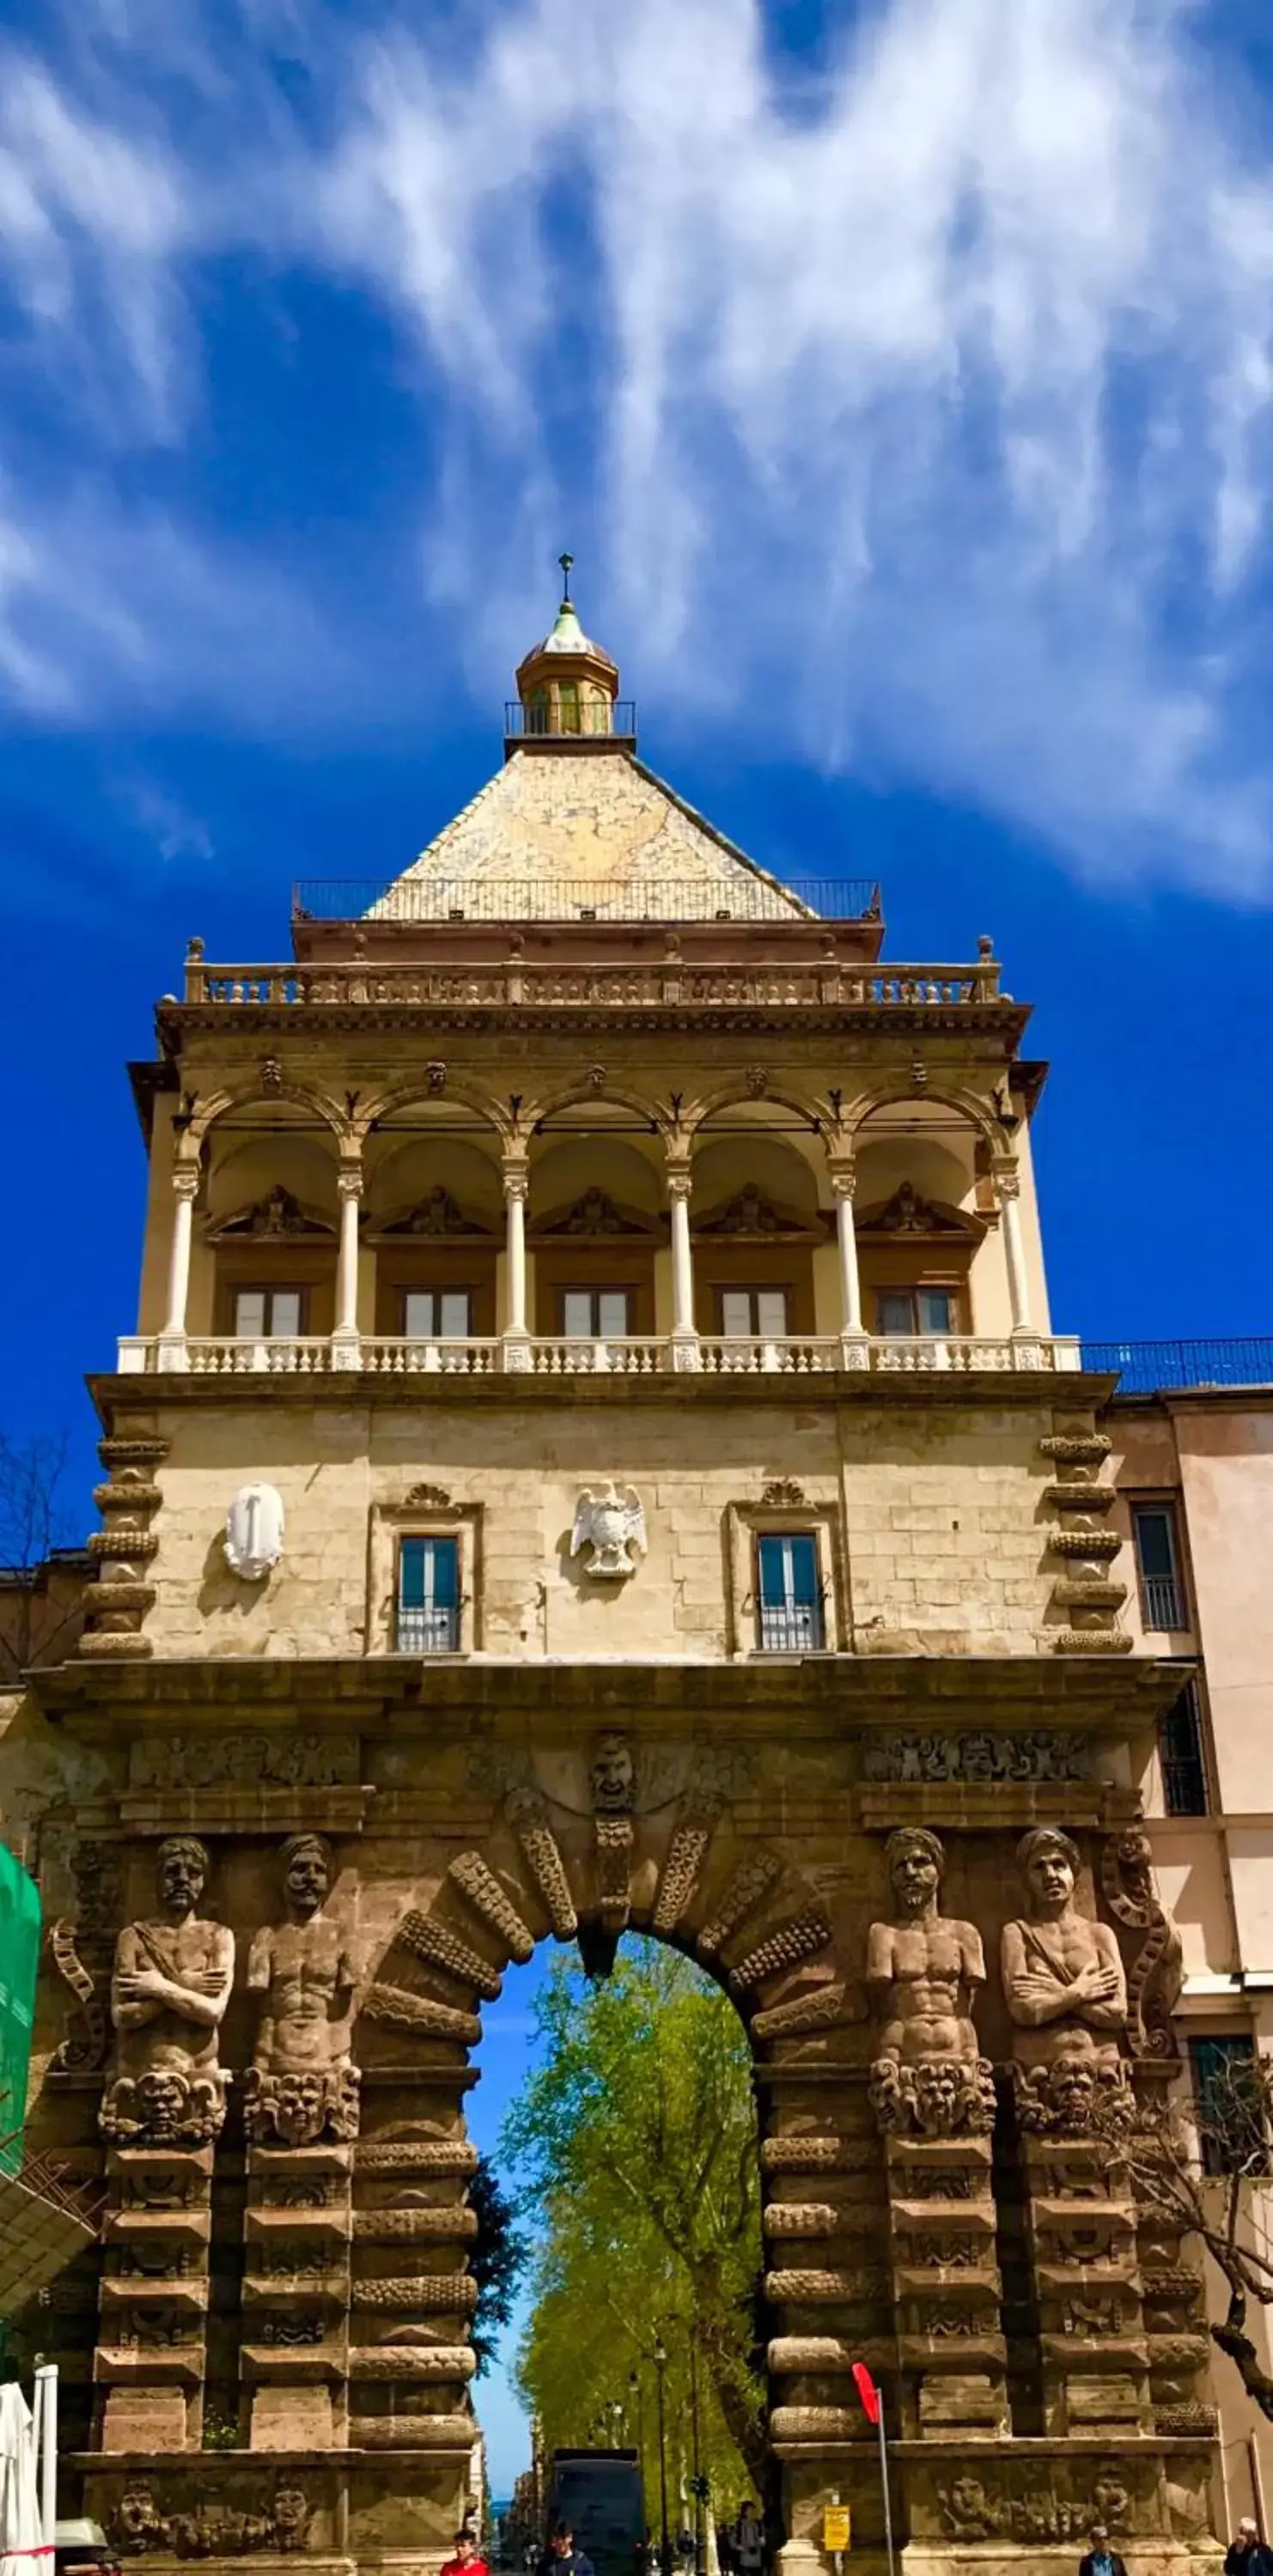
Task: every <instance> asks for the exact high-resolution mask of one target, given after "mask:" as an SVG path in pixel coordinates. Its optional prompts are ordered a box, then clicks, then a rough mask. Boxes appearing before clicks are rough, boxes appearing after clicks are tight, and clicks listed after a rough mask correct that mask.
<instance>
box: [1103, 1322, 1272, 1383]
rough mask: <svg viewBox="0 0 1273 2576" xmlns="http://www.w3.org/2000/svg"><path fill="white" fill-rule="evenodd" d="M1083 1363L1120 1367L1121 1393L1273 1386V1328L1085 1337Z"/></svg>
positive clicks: (1105, 1367) (1111, 1367) (1104, 1367)
mask: <svg viewBox="0 0 1273 2576" xmlns="http://www.w3.org/2000/svg"><path fill="white" fill-rule="evenodd" d="M1082 1348H1083V1366H1084V1368H1089V1369H1117V1371H1118V1375H1119V1393H1120V1394H1121V1395H1157V1394H1158V1393H1159V1392H1160V1391H1161V1390H1163V1389H1166V1388H1168V1387H1187V1386H1198V1387H1203V1386H1273V1333H1235V1334H1229V1335H1225V1336H1223V1337H1220V1338H1217V1339H1214V1340H1212V1339H1203V1340H1193V1339H1190V1340H1187V1341H1177V1342H1087V1341H1085V1342H1084V1343H1083V1346H1082Z"/></svg>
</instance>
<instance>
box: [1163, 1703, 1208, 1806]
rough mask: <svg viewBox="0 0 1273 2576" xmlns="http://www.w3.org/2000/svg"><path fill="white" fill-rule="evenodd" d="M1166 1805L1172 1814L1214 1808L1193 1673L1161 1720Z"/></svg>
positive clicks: (1164, 1799)
mask: <svg viewBox="0 0 1273 2576" xmlns="http://www.w3.org/2000/svg"><path fill="white" fill-rule="evenodd" d="M1158 1760H1159V1763H1160V1765H1161V1768H1162V1780H1163V1804H1164V1806H1165V1807H1166V1810H1167V1813H1168V1815H1169V1816H1205V1815H1206V1814H1207V1813H1208V1811H1209V1808H1210V1803H1211V1802H1210V1798H1209V1796H1208V1792H1207V1761H1206V1752H1205V1749H1204V1745H1203V1738H1202V1704H1201V1701H1200V1700H1199V1697H1198V1685H1197V1682H1196V1681H1195V1680H1194V1678H1193V1676H1192V1674H1191V1675H1190V1677H1189V1679H1188V1681H1187V1682H1186V1683H1185V1686H1184V1689H1183V1690H1182V1691H1181V1694H1180V1697H1179V1699H1177V1700H1173V1702H1172V1705H1171V1707H1170V1708H1169V1709H1168V1711H1167V1714H1166V1716H1165V1717H1162V1718H1160V1719H1159V1722H1158Z"/></svg>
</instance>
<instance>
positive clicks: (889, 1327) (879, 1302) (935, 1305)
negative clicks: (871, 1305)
mask: <svg viewBox="0 0 1273 2576" xmlns="http://www.w3.org/2000/svg"><path fill="white" fill-rule="evenodd" d="M875 1329H876V1331H877V1332H879V1333H884V1334H887V1335H898V1334H901V1335H904V1336H907V1337H911V1336H913V1335H917V1334H925V1333H953V1332H954V1330H955V1298H954V1292H953V1290H952V1289H950V1288H882V1289H881V1290H880V1291H879V1294H878V1296H877V1298H876V1301H875Z"/></svg>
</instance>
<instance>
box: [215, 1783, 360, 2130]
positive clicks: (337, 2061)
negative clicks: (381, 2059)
mask: <svg viewBox="0 0 1273 2576" xmlns="http://www.w3.org/2000/svg"><path fill="white" fill-rule="evenodd" d="M282 1857H283V1895H284V1902H285V1905H286V1908H287V1911H286V1915H285V1918H284V1920H283V1922H282V1923H272V1924H267V1925H266V1926H265V1928H264V1930H263V1931H260V1932H258V1933H257V1935H256V1938H255V1940H254V1941H253V1943H252V1947H251V1950H250V1951H249V1953H248V1976H247V1982H248V1992H249V1993H250V1994H258V1995H263V1996H264V1998H265V2001H264V2004H263V2005H262V2009H261V2020H260V2026H259V2028H258V2031H257V2039H256V2048H255V2051H254V2053H253V2058H252V2064H251V2067H250V2068H249V2070H248V2073H247V2075H246V2077H245V2079H244V2087H243V2116H244V2124H245V2126H246V2128H247V2132H248V2135H249V2137H250V2138H254V2139H256V2140H257V2141H258V2143H259V2142H261V2141H263V2140H272V2141H275V2142H277V2143H278V2144H280V2145H283V2146H288V2147H303V2146H313V2145H314V2144H315V2143H316V2141H317V2140H318V2139H320V2138H324V2137H327V2138H337V2139H340V2138H352V2137H353V2136H355V2134H356V2132H357V2128H358V2070H357V2068H356V2067H355V2066H354V2065H353V2064H352V2063H351V2060H350V2054H349V2044H350V2043H349V2029H350V2012H351V2008H352V2005H353V1993H354V1986H355V1983H356V1971H355V1968H354V1965H353V1962H352V1960H351V1958H350V1954H349V1950H348V1948H347V1946H346V1940H345V1934H344V1932H343V1931H342V1929H341V1927H340V1926H339V1925H338V1924H336V1923H334V1922H332V1921H331V1919H330V1918H329V1917H328V1916H327V1914H326V1913H325V1912H324V1906H325V1904H326V1901H327V1895H328V1890H329V1888H330V1886H331V1875H332V1855H331V1847H330V1845H329V1844H328V1843H327V1842H326V1841H325V1840H324V1838H323V1836H322V1835H321V1834H293V1835H292V1836H291V1837H290V1839H289V1840H288V1841H287V1842H285V1843H284V1845H283V1856H282Z"/></svg>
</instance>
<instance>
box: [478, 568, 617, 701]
mask: <svg viewBox="0 0 1273 2576" xmlns="http://www.w3.org/2000/svg"><path fill="white" fill-rule="evenodd" d="M558 561H559V563H560V565H561V570H562V599H561V606H560V608H559V609H558V611H557V616H556V620H555V623H554V624H553V626H552V628H551V630H550V632H549V633H548V634H547V635H545V637H544V638H543V641H542V643H539V644H535V645H533V646H532V648H531V650H530V652H529V653H527V655H526V656H525V659H524V660H523V661H522V662H520V663H519V664H518V669H517V704H516V706H515V707H510V709H509V717H510V724H509V731H510V734H511V735H512V736H514V737H515V738H516V739H517V740H519V741H523V742H560V743H573V744H581V743H585V742H587V743H597V742H613V741H619V742H623V743H625V744H630V743H631V742H632V740H633V738H634V736H635V732H636V726H635V722H634V717H633V710H632V707H631V705H630V704H628V703H627V702H626V701H621V700H620V698H619V668H618V664H617V663H616V662H613V661H612V660H611V658H610V655H609V654H608V653H607V652H605V651H603V649H602V647H601V645H600V644H594V643H593V642H592V640H591V638H590V637H589V636H587V635H585V633H584V631H583V628H582V626H581V625H580V623H579V619H578V616H577V615H576V613H575V603H574V601H573V599H572V598H571V596H570V575H571V570H572V567H573V564H574V557H573V555H560V556H559V557H558Z"/></svg>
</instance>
